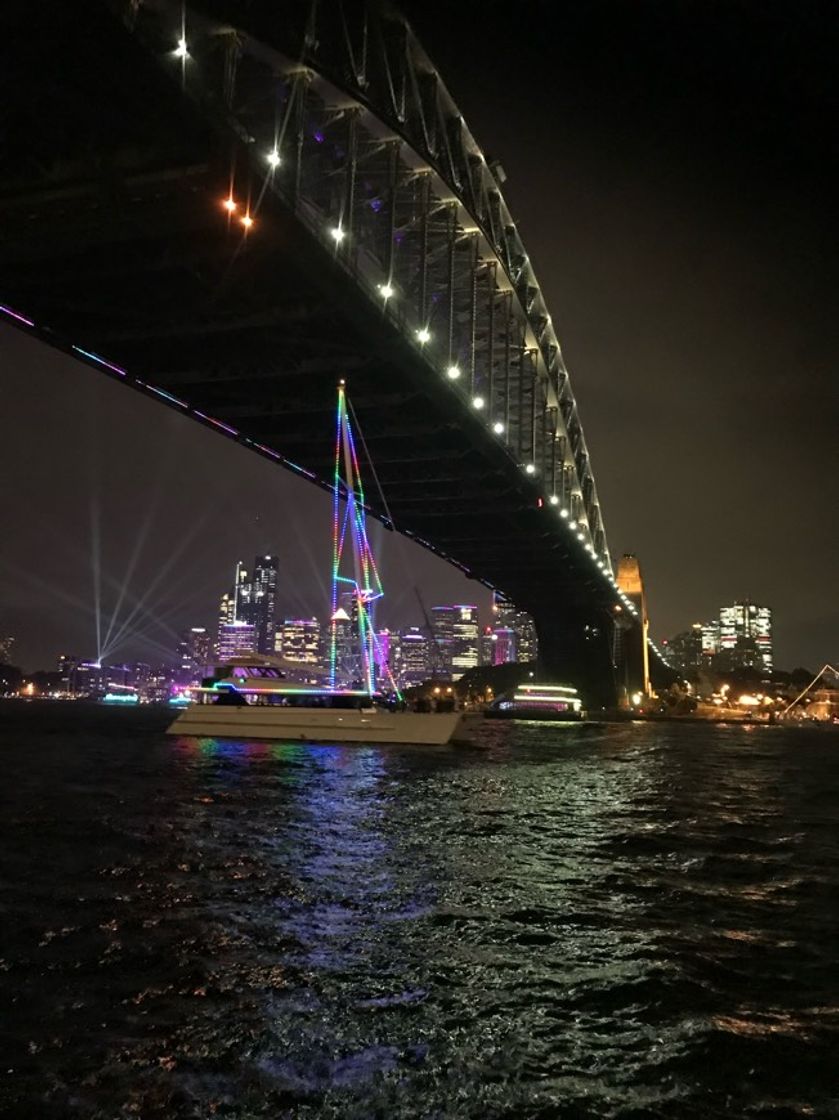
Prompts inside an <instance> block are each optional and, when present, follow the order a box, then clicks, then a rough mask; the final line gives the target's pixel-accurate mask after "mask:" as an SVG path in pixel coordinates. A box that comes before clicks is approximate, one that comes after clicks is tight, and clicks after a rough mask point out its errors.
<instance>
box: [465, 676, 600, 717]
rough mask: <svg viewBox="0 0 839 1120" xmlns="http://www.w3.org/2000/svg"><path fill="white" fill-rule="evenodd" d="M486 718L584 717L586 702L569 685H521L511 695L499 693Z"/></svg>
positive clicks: (488, 709)
mask: <svg viewBox="0 0 839 1120" xmlns="http://www.w3.org/2000/svg"><path fill="white" fill-rule="evenodd" d="M486 716H487V719H539V720H548V721H551V722H563V723H564V722H567V721H569V720H572V721H574V720H581V719H583V718H584V717H585V712H584V711H583V704H582V701H581V700H580V697H579V696H578V694H577V690H576V688H574V687H573V686H572V685H568V684H520V685H519V686H518V688H516V690H515V691H514V692H513V694H512V696H510V695H506V694H505V695H503V696H499V697H498V698H497V699H496V700H494V701H493V702H492V704H490V706H489V708H487V711H486Z"/></svg>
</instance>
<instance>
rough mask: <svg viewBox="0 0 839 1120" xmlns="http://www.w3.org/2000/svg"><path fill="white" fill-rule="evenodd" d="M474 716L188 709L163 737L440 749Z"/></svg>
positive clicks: (468, 727)
mask: <svg viewBox="0 0 839 1120" xmlns="http://www.w3.org/2000/svg"><path fill="white" fill-rule="evenodd" d="M480 719H481V717H480V716H474V715H464V714H463V713H462V712H388V711H386V710H383V709H380V708H375V709H371V710H357V709H352V708H348V709H341V708H336V709H329V708H326V709H321V708H294V707H279V706H272V705H268V704H266V705H249V706H247V707H241V708H237V707H233V706H227V705H220V704H219V705H216V704H194V705H192V706H191V707H189V708H184V710H183V711H182V712H181V713H180V714H179V715H178V717H177V719H176V720H175V721H174V723H172V724H171V725H170V727H169V728H168V730H167V733H168V734H169V735H196V736H213V737H219V738H225V739H279V740H297V741H298V742H306V743H409V744H417V745H427V746H442V745H443V744H444V743H448V742H451V741H453V740H454V741H455V742H458V741H461V740H468V739H469V737H470V733H472V732H474V731H475V730H476V727H477V725H478V724H479V722H480Z"/></svg>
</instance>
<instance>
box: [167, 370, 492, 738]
mask: <svg viewBox="0 0 839 1120" xmlns="http://www.w3.org/2000/svg"><path fill="white" fill-rule="evenodd" d="M332 497H333V543H332V613H331V621H330V651H329V669H328V684H327V685H312V684H310V683H306V682H303V683H300V682H298V681H296V680H294V679H292V678H293V675H294V674H293V672H292V673H289V672H288V670H289V669H291V670H294V669H295V668H297V669H299V666H290V665H288V664H284V663H283V662H282V659H281V658H276V657H272V656H269V655H262V654H259V655H253V654H245V655H242V654H238V653H236V654H233V656H232V660H231V661H230V662H228V663H227V664H224V665H221V666H219V667H218V668H217V669H216V671H215V673H214V675H213V676H212V677H210V678H207V679H206V680H205V681H204V682H203V683H202V686H201V688H198V689H193V690H192V692H193V693H194V694H195V697H196V700H197V703H194V704H191V705H190V706H189V707H187V708H184V709H183V711H181V712H180V714H179V715H178V717H177V719H176V720H175V721H174V723H173V724H172V725H171V726H170V727H169V729H168V733H169V734H171V735H201V736H203V735H212V736H222V737H231V738H236V739H241V738H245V739H248V738H252V739H279V740H289V739H296V740H302V741H304V742H316V743H415V744H427V745H432V746H433V745H441V744H443V743H448V742H449V741H451V740H455V741H457V740H459V739H462V738H468V731H467V729H468V730H473V729H474V728H475V727H476V725H477V723H478V722H479V721H480V719H481V718H482V717H480V716H474V715H464V714H463V713H461V712H456V711H439V712H429V711H423V712H418V711H417V712H414V711H408V710H407V705H406V704H405V702H404V701H403V699H402V695H401V693H400V691H399V689H398V687H397V685H396V682H395V681H394V679H393V677H392V675H391V674H390V670H389V669H388V667H387V659H386V658H384V657H383V656H382V651H381V648H380V646H379V641H378V636H377V634H376V629H375V626H374V624H373V611H374V605H375V603H376V602H377V600H378V599H380V598H381V597H382V595H383V594H384V592H383V590H382V584H381V580H380V578H379V573H378V571H377V569H376V562H375V559H374V557H373V553H372V551H371V548H370V544H369V541H368V539H367V530H366V525H365V502H364V490H363V488H362V484H361V478H360V475H359V470H358V456H357V453H356V448H355V442H354V439H353V433H352V427H351V425H350V410H349V404H348V401H347V398H346V392H345V389H344V382H343V381H341V382H340V383H339V385H338V414H337V431H336V441H335V481H334V485H333V495H332ZM349 560H351V561H352V563H351V564H350V563H349V562H348V561H349ZM342 591H343V597H344V598H347V599H348V602H349V603H350V606H351V613H348V612H347V611H346V610H344V609H343V608H342V607H341V606H340V600H339V593H340V592H342ZM348 628H350V632H351V633H352V632H353V631H354V637H353V644H355V645H356V646H357V653H356V654H354V655H353V656H352V657H351V658H350V660H351V661H352V667H351V668H350V670H349V671H347V670H346V667H345V666H343V665H342V664H340V662H341V660H342V657H341V655H342V653H345V652H346V650H345V644H346V643H345V641H344V636H345V635H346V633H347V630H348ZM380 666H383V667H384V675H385V677H386V678H387V680H386V682H383V684H384V686H383V687H380V686H379V684H378V682H377V674H378V673H379V672H380V671H381V670H380ZM348 682H349V686H348Z"/></svg>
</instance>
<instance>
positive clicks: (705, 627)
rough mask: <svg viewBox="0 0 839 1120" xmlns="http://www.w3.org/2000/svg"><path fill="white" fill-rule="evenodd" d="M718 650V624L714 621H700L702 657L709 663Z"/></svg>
mask: <svg viewBox="0 0 839 1120" xmlns="http://www.w3.org/2000/svg"><path fill="white" fill-rule="evenodd" d="M719 652H720V624H719V622H718V621H716V622H703V623H702V659H703V661H704V662H705V663H709V662H710V660H711V658H712V657H716V655H717V654H718V653H719Z"/></svg>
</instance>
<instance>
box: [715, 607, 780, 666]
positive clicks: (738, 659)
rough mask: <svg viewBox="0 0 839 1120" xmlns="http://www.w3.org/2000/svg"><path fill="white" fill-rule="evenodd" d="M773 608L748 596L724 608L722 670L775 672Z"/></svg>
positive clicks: (721, 646)
mask: <svg viewBox="0 0 839 1120" xmlns="http://www.w3.org/2000/svg"><path fill="white" fill-rule="evenodd" d="M772 653H773V651H772V609H771V607H761V606H758V605H757V604H756V603H752V602H750V601H749V600H748V599H743V600H740V601H738V602H736V603H733V604H732V605H731V606H730V607H721V608H720V648H719V658H718V661H719V666H720V668H721V669H724V670H730V669H745V668H754V669H763V670H765V671H766V672H770V673H771V671H772V662H773V656H772Z"/></svg>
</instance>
